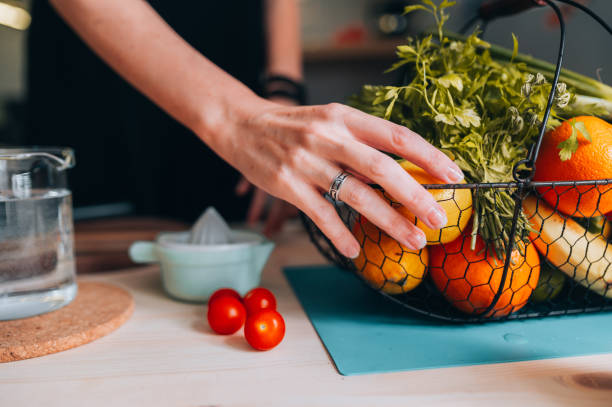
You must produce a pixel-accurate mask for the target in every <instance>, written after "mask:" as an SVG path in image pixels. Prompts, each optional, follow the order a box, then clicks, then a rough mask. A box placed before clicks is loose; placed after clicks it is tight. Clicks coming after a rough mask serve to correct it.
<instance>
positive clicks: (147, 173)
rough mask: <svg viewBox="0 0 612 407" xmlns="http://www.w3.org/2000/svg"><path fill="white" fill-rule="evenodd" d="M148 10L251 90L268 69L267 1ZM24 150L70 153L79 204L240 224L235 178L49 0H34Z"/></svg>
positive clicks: (173, 2) (171, 2)
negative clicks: (215, 217)
mask: <svg viewBox="0 0 612 407" xmlns="http://www.w3.org/2000/svg"><path fill="white" fill-rule="evenodd" d="M149 3H150V4H151V5H152V6H153V7H154V8H155V9H156V10H157V11H158V12H159V13H160V14H161V16H162V17H163V18H164V19H165V20H166V21H167V22H168V23H169V24H170V25H171V26H172V27H173V28H174V29H175V30H176V31H177V32H178V33H179V34H180V35H181V36H182V37H183V38H184V39H185V40H187V41H188V42H189V43H190V44H191V45H192V46H193V47H195V48H196V49H197V50H199V51H200V52H201V53H202V54H204V55H205V56H206V57H207V58H209V59H211V60H212V61H213V62H214V63H216V64H217V65H219V66H220V67H221V68H222V69H224V70H226V71H227V72H229V73H230V74H231V75H233V76H234V77H236V78H238V79H239V80H241V81H242V82H244V83H245V84H246V85H247V86H249V87H251V88H252V89H255V88H256V86H257V82H258V78H259V76H260V74H261V72H262V70H263V68H264V63H265V41H264V29H263V21H264V19H263V4H262V3H263V0H243V1H210V0H206V1H188V2H187V1H179V0H165V1H164V0H151V1H149ZM28 58H29V63H28V73H27V77H28V98H27V100H28V136H27V137H28V140H27V141H28V144H32V145H60V146H70V147H73V148H74V149H75V152H76V161H77V166H76V168H75V169H73V170H72V174H71V189H72V191H73V195H74V204H75V206H81V205H91V204H100V203H109V202H120V201H129V202H131V203H132V204H133V205H134V207H135V210H136V212H137V213H138V214H143V215H144V214H146V215H161V216H170V217H175V218H181V219H185V220H193V219H195V217H197V215H199V214H200V213H201V212H202V211H203V209H204V208H205V207H207V206H209V205H214V206H215V207H217V209H218V210H219V211H220V212H221V214H222V215H223V216H225V217H226V218H228V219H232V220H237V219H243V218H244V215H245V213H246V208H247V205H248V202H249V198H237V197H235V195H234V187H235V185H236V183H237V182H238V180H239V174H238V172H236V171H235V170H233V169H232V168H231V167H230V166H229V165H228V164H226V163H225V162H224V161H223V160H221V159H220V158H219V157H218V156H217V155H215V153H214V152H212V151H211V150H210V149H209V148H208V147H207V146H206V145H205V144H204V143H202V142H201V141H200V140H199V139H198V138H197V137H196V136H195V135H194V134H193V133H191V132H190V131H188V130H187V129H185V128H184V127H183V126H181V125H180V124H178V123H177V122H176V121H174V120H173V119H171V118H170V117H169V116H168V115H167V114H165V113H164V112H162V111H161V110H160V109H159V108H157V107H156V106H155V105H153V103H151V102H150V101H148V100H147V99H146V98H145V97H144V96H142V95H141V94H140V93H138V91H136V90H135V89H133V88H132V87H131V86H130V85H129V84H127V83H126V82H125V81H123V80H122V79H121V78H120V77H119V76H118V75H117V74H115V73H114V72H113V71H112V70H111V69H110V68H109V67H107V66H106V65H105V64H104V62H102V60H100V59H99V58H98V57H97V56H96V55H95V54H94V53H93V52H92V51H90V50H89V49H88V48H87V46H86V45H85V44H84V43H83V42H82V41H81V40H80V38H79V37H77V36H76V34H74V32H73V31H71V29H70V28H69V27H68V26H67V25H66V24H65V23H64V22H63V20H61V18H60V17H59V16H58V15H57V13H56V12H55V11H54V10H53V8H51V6H49V3H48V2H46V1H35V2H33V10H32V25H31V28H30V32H29V43H28Z"/></svg>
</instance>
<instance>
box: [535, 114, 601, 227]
mask: <svg viewBox="0 0 612 407" xmlns="http://www.w3.org/2000/svg"><path fill="white" fill-rule="evenodd" d="M572 120H575V121H576V122H582V123H584V126H585V127H586V129H587V131H588V132H589V134H590V136H591V141H590V142H589V141H588V140H587V139H586V138H585V137H584V135H583V134H582V133H581V132H580V131H578V150H576V152H575V153H574V154H573V155H572V157H571V158H570V159H569V160H567V161H561V158H559V148H558V147H557V146H558V145H559V143H561V142H562V141H565V140H567V139H568V138H569V137H570V136H571V134H572V125H571V122H572ZM607 178H612V125H611V124H609V123H608V122H606V121H604V120H601V119H598V118H597V117H593V116H579V117H576V118H574V119H570V120H566V121H565V122H563V124H561V125H560V126H559V127H557V128H556V129H554V130H551V131H549V132H548V133H546V135H545V137H544V140H542V147H541V148H540V154H539V156H538V160H537V162H536V173H535V176H534V181H580V180H598V179H607ZM610 189H612V185H597V186H595V185H581V186H576V187H568V186H565V187H554V188H545V187H542V188H538V191H539V192H540V194H542V195H543V197H544V199H545V200H546V201H547V202H548V203H549V204H550V205H551V206H552V207H553V208H554V207H556V208H557V209H558V210H559V211H561V212H563V213H564V214H566V215H569V216H578V217H591V216H601V215H604V214H606V213H608V212H610V211H612V191H610Z"/></svg>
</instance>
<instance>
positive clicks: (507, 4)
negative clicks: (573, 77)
mask: <svg viewBox="0 0 612 407" xmlns="http://www.w3.org/2000/svg"><path fill="white" fill-rule="evenodd" d="M543 5H545V3H544V2H543V1H538V0H490V1H486V2H484V3H483V4H482V5H481V6H480V9H479V10H478V17H479V18H480V19H481V20H483V21H489V20H493V19H495V18H498V17H504V16H509V15H512V14H518V13H520V12H522V11H525V10H527V9H530V8H532V7H538V6H543Z"/></svg>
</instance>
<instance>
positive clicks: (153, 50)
mask: <svg viewBox="0 0 612 407" xmlns="http://www.w3.org/2000/svg"><path fill="white" fill-rule="evenodd" d="M51 4H52V5H53V6H54V7H55V8H56V9H57V11H58V12H59V14H60V15H62V17H63V18H64V19H65V20H66V21H67V23H68V24H69V25H70V26H71V27H72V28H73V29H74V30H75V31H76V32H77V33H78V34H79V36H80V37H81V38H82V39H83V40H84V41H85V42H86V43H87V44H88V45H89V46H90V47H91V48H92V49H93V50H94V51H95V52H96V53H97V54H98V55H99V56H100V57H101V58H102V59H103V60H104V61H106V62H107V63H108V64H109V65H110V66H111V67H113V69H115V70H116V71H117V72H118V73H119V74H120V75H121V76H122V77H123V78H125V79H126V80H127V81H129V82H130V83H131V84H132V85H133V86H135V87H136V88H137V89H139V90H140V91H141V92H142V93H144V94H145V95H147V96H148V97H149V98H150V99H151V100H153V101H154V102H155V103H156V104H157V105H159V106H160V107H161V108H163V109H164V110H165V111H166V112H168V113H169V114H170V115H171V116H173V117H174V118H176V119H177V120H178V121H180V122H181V123H183V124H184V125H185V126H187V127H188V128H190V129H191V130H193V131H194V132H196V133H197V134H198V135H199V136H200V137H201V138H202V139H204V141H205V142H210V141H212V140H211V139H212V138H214V137H215V135H216V134H217V131H216V129H218V128H219V126H220V125H221V124H222V123H224V122H225V121H226V120H227V118H228V117H229V115H230V112H229V110H230V109H232V113H233V114H235V113H236V110H237V109H238V107H237V106H236V101H241V103H242V105H245V106H246V104H248V101H249V100H254V99H257V97H256V96H255V95H254V94H253V93H252V92H251V91H250V90H249V89H248V88H247V87H246V86H244V85H243V84H241V83H240V82H239V81H237V80H235V79H234V78H232V77H231V76H230V75H228V74H227V73H225V72H224V71H222V70H221V69H219V68H218V67H217V66H216V65H214V64H213V63H212V62H210V61H209V60H208V59H206V58H205V57H204V56H202V55H201V54H200V53H199V52H197V51H196V50H195V49H193V48H192V47H191V46H190V45H189V44H188V43H187V42H186V41H184V40H183V39H182V38H181V37H180V36H179V35H178V34H177V33H176V32H175V31H174V30H172V28H171V27H170V26H168V24H166V22H165V21H164V20H163V19H162V18H161V17H160V16H159V15H158V14H157V13H156V12H155V11H154V10H153V9H152V8H151V7H150V6H149V5H148V4H147V3H146V2H145V1H142V0H104V1H97V0H51ZM213 144H214V143H213Z"/></svg>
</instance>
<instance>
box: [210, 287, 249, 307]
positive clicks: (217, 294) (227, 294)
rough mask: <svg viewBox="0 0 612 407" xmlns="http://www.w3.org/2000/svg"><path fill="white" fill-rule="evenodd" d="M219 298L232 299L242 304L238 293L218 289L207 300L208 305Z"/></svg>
mask: <svg viewBox="0 0 612 407" xmlns="http://www.w3.org/2000/svg"><path fill="white" fill-rule="evenodd" d="M221 297H234V298H235V299H237V300H238V301H240V302H242V297H241V296H240V294H238V291H236V290H233V289H231V288H220V289H218V290H217V291H215V292H214V293H213V295H211V296H210V298H209V299H208V304H209V305H210V304H212V302H213V301H214V300H216V299H217V298H221Z"/></svg>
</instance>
